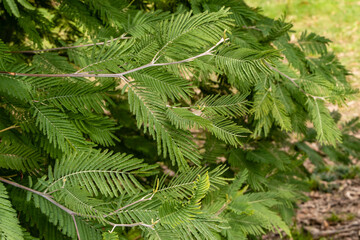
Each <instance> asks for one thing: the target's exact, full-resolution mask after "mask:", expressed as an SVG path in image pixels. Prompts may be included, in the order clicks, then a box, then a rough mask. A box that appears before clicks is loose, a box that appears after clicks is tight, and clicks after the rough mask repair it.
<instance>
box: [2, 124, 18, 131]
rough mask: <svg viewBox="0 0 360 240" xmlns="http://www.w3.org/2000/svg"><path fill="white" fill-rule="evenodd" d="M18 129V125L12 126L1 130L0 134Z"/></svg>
mask: <svg viewBox="0 0 360 240" xmlns="http://www.w3.org/2000/svg"><path fill="white" fill-rule="evenodd" d="M18 127H19V126H17V125H12V126H10V127H7V128H4V129H1V130H0V133H2V132H5V131H7V130H10V129H13V128H18Z"/></svg>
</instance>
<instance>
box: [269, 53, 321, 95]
mask: <svg viewBox="0 0 360 240" xmlns="http://www.w3.org/2000/svg"><path fill="white" fill-rule="evenodd" d="M263 62H264V64H265V65H266V66H267V67H268V68H270V69H271V70H273V71H275V72H277V73H278V74H280V75H281V76H283V77H284V78H286V79H288V80H290V82H291V83H292V84H294V85H295V86H296V87H297V88H298V89H299V90H300V91H301V92H302V93H304V94H305V95H306V96H309V97H312V98H313V99H315V100H316V99H321V100H324V101H325V98H324V97H320V96H314V95H311V94H310V93H307V92H305V90H304V89H302V88H301V87H300V86H299V85H298V84H297V83H296V82H295V80H296V79H294V78H292V77H290V76H288V75H286V74H285V73H283V72H281V71H280V70H279V69H277V68H275V67H273V66H271V64H270V63H268V62H267V61H265V60H263Z"/></svg>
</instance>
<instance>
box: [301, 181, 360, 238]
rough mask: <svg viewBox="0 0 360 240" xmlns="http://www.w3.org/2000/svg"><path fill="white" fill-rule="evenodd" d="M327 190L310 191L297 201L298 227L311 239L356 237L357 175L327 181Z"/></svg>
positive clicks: (359, 217) (359, 221) (359, 211)
mask: <svg viewBox="0 0 360 240" xmlns="http://www.w3.org/2000/svg"><path fill="white" fill-rule="evenodd" d="M331 184H332V186H335V188H336V189H335V190H333V191H332V192H331V193H324V192H318V191H312V192H310V193H308V194H307V195H308V197H309V198H310V199H309V200H308V201H306V202H304V203H301V204H299V209H298V211H297V214H296V222H297V227H298V228H303V229H304V230H306V231H307V232H308V233H310V234H311V236H312V237H313V238H314V239H320V238H321V239H334V240H338V239H339V240H356V239H360V179H359V178H357V179H351V180H336V181H333V182H331Z"/></svg>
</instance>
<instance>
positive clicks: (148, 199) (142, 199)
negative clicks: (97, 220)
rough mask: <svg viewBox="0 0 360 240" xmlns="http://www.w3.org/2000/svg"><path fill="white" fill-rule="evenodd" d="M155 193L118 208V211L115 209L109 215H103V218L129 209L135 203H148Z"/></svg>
mask: <svg viewBox="0 0 360 240" xmlns="http://www.w3.org/2000/svg"><path fill="white" fill-rule="evenodd" d="M155 193H156V192H155V191H154V192H153V193H152V194H151V195H150V194H148V195H146V196H144V197H142V198H140V199H139V200H136V201H135V202H132V203H130V204H128V205H126V206H123V207H121V208H119V209H116V210H115V211H113V212H111V213H109V214H106V215H104V218H106V217H109V216H111V215H114V214H116V213H117V212H119V211H121V210H124V209H126V208H128V207H131V206H132V205H135V204H137V203H140V202H145V201H150V200H151V199H152V198H153V197H154V195H155ZM149 195H150V197H148V198H146V197H147V196H149Z"/></svg>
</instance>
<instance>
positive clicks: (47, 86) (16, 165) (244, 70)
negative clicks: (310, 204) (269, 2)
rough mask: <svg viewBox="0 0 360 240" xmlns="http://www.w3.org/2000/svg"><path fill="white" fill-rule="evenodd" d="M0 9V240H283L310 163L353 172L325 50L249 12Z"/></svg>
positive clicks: (135, 4)
mask: <svg viewBox="0 0 360 240" xmlns="http://www.w3.org/2000/svg"><path fill="white" fill-rule="evenodd" d="M1 6H4V7H3V9H0V16H1V19H3V20H2V24H1V25H2V26H1V27H0V28H1V31H0V93H1V96H0V213H1V214H0V235H1V236H2V237H3V238H5V239H135V238H136V239H138V238H144V239H154V240H155V239H156V240H158V239H189V240H192V239H199V240H201V239H214V240H215V239H254V238H258V237H261V235H263V234H266V233H267V232H269V231H278V232H279V233H281V232H285V234H287V235H289V236H291V232H290V230H289V229H290V228H289V226H290V225H291V215H292V213H293V209H294V205H295V203H296V201H297V200H298V199H299V198H301V196H302V195H301V191H302V190H305V189H306V184H305V180H306V178H307V174H308V173H307V172H306V170H305V169H304V167H303V162H304V160H305V159H306V158H309V159H310V160H311V161H312V163H313V164H314V165H315V166H316V167H317V168H321V167H322V166H323V161H322V157H323V156H324V155H327V156H329V158H330V159H332V160H334V161H338V162H342V163H345V164H349V163H350V162H351V161H349V157H350V156H351V157H359V156H360V154H359V150H358V147H357V146H358V142H359V140H358V139H357V138H355V137H354V136H352V135H351V132H352V131H353V132H354V131H358V130H359V124H358V120H356V119H355V120H353V121H351V122H349V123H347V124H346V125H344V126H343V127H342V128H341V130H339V128H338V120H339V117H338V116H337V115H336V114H334V113H330V112H329V110H328V109H327V108H326V106H327V105H326V104H327V103H333V104H343V103H345V102H346V100H347V99H348V98H349V97H350V96H351V95H352V94H354V93H355V92H356V91H354V90H353V89H351V87H350V85H349V83H348V82H347V81H346V75H347V74H348V72H347V70H346V69H345V68H344V67H343V66H342V65H341V64H340V63H339V61H338V60H337V59H336V56H335V55H334V54H333V53H331V52H330V51H329V50H328V48H327V47H328V45H329V44H330V40H328V39H326V38H324V37H322V36H319V35H317V34H315V33H307V32H306V31H305V32H304V33H303V34H302V35H301V36H300V38H299V39H297V40H296V41H295V40H293V39H291V40H290V36H289V32H290V31H291V28H292V24H291V23H288V22H286V21H285V20H284V19H283V18H280V19H270V18H267V17H265V16H263V15H261V14H260V13H259V11H258V9H253V8H250V7H248V6H247V5H246V4H245V3H244V2H243V1H240V0H239V1H238V0H216V1H215V0H186V1H172V2H171V3H168V2H167V1H127V0H121V1H118V0H107V1H98V0H91V1H78V0H71V1H70V0H64V1H55V2H54V3H52V4H49V3H47V2H46V1H36V2H31V3H30V2H28V1H26V0H17V1H15V0H4V1H2V5H1ZM43 46H50V47H51V48H48V49H40V48H42V47H43ZM310 123H311V124H310ZM311 126H313V128H312V127H311ZM295 135H296V136H297V137H295ZM313 144H318V145H319V147H318V148H317V149H313V148H311V147H310V146H311V145H313ZM8 192H9V194H8Z"/></svg>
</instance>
